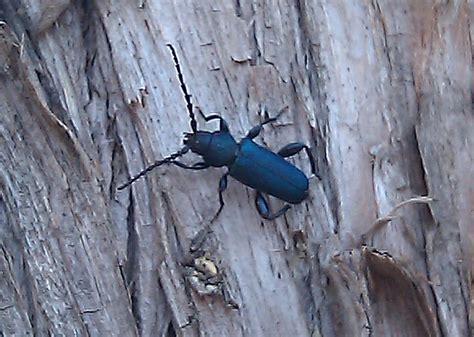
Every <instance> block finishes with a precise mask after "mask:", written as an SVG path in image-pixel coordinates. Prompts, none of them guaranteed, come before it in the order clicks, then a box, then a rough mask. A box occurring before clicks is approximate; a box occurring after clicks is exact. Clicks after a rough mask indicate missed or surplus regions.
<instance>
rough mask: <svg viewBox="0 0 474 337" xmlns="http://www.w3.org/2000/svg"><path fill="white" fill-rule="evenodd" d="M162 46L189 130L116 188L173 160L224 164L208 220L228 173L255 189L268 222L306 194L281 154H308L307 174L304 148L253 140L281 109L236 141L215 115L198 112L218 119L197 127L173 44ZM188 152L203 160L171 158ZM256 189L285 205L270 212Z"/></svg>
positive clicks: (299, 175)
mask: <svg viewBox="0 0 474 337" xmlns="http://www.w3.org/2000/svg"><path fill="white" fill-rule="evenodd" d="M168 47H169V48H170V50H171V53H172V56H173V60H174V63H175V67H176V71H177V73H178V79H179V82H180V85H181V89H182V91H183V94H184V97H185V100H186V106H187V110H188V113H189V117H190V126H191V129H192V131H193V132H192V133H185V137H184V141H183V143H184V147H183V148H182V149H181V150H179V151H178V152H175V153H173V154H171V155H170V156H168V157H166V158H164V159H162V160H159V161H157V162H155V163H153V164H152V165H150V166H149V167H147V168H146V169H144V170H143V171H141V172H140V173H138V174H137V175H136V176H134V177H133V178H131V179H130V180H129V181H128V182H126V183H125V184H123V185H122V186H120V187H118V189H119V190H121V189H123V188H125V187H127V186H128V185H130V184H132V183H133V182H134V181H136V180H137V179H139V178H140V177H142V176H144V175H145V174H147V173H148V172H150V171H151V170H153V169H154V168H155V167H158V166H160V165H163V164H173V165H177V166H179V167H181V168H184V169H188V170H203V169H207V168H209V167H223V166H226V167H227V172H226V173H225V174H224V175H223V176H222V177H221V179H220V180H219V188H218V191H219V204H220V205H219V209H218V211H217V213H216V214H215V215H214V217H213V218H212V220H211V221H214V220H215V219H216V218H217V216H218V215H219V214H220V212H221V211H222V209H223V207H224V199H223V192H224V190H225V189H226V188H227V177H228V176H229V175H230V176H231V177H233V178H235V179H236V180H238V181H240V182H241V183H242V184H244V185H247V186H249V187H251V188H253V189H254V190H256V196H255V205H256V208H257V210H258V212H259V214H260V215H261V216H262V217H263V218H265V219H269V220H273V219H275V218H277V217H279V216H281V215H283V214H284V213H285V212H286V211H287V210H288V209H290V208H291V206H290V205H289V204H298V203H300V202H302V201H303V200H305V199H306V198H307V196H308V186H309V183H308V178H307V177H306V175H305V174H304V173H303V172H302V171H301V170H300V169H298V168H297V167H295V166H294V165H292V164H291V163H289V162H287V161H286V160H285V159H284V158H287V157H291V156H293V155H295V154H297V153H298V152H300V151H301V150H303V149H305V151H306V153H307V155H308V157H309V161H310V165H311V172H312V173H313V174H314V173H315V164H314V159H313V156H312V154H311V151H310V149H309V147H308V146H306V145H305V144H303V143H297V142H296V143H290V144H288V145H286V146H284V147H283V148H282V149H281V150H280V151H278V152H277V153H274V152H272V151H270V150H269V149H267V148H265V147H263V146H260V145H258V144H256V143H255V142H254V141H253V139H254V138H255V137H257V136H258V135H259V133H260V131H261V130H262V127H263V126H264V125H265V124H268V123H271V122H273V121H275V120H276V119H277V118H278V117H279V116H280V115H281V113H282V112H283V111H284V110H285V109H283V110H281V111H280V112H279V113H278V115H277V116H276V117H272V118H268V119H266V120H265V121H263V122H262V123H260V124H259V125H257V126H255V127H253V128H252V129H251V130H250V131H249V132H248V133H247V135H246V136H245V137H244V138H243V139H242V140H241V141H240V142H239V143H238V142H236V141H235V139H234V137H232V135H231V134H230V132H229V127H228V125H227V122H226V121H225V120H224V119H223V118H222V117H221V116H219V115H215V114H214V115H210V116H205V115H204V114H202V112H201V115H202V117H203V118H204V120H205V121H206V122H209V121H211V120H216V119H218V120H219V122H220V123H219V130H218V131H214V132H209V131H200V130H198V129H197V122H196V118H195V115H194V109H193V105H192V102H191V95H190V94H189V92H188V90H187V88H186V86H185V84H184V78H183V75H182V72H181V68H180V65H179V62H178V57H177V55H176V52H175V50H174V48H173V46H171V45H168ZM189 150H191V152H193V153H196V154H198V155H200V156H201V157H202V159H203V161H201V162H197V163H195V164H192V165H187V164H185V163H182V162H180V161H178V160H176V159H177V158H179V157H181V156H183V155H184V154H186V153H187V152H189ZM262 193H267V194H270V195H272V196H274V197H276V198H278V199H281V200H283V201H286V202H287V203H289V204H286V205H284V206H283V207H282V208H281V209H280V210H278V211H277V212H275V213H272V212H271V211H270V209H269V206H268V203H267V201H266V200H265V198H264V196H263V194H262Z"/></svg>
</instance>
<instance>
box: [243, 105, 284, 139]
mask: <svg viewBox="0 0 474 337" xmlns="http://www.w3.org/2000/svg"><path fill="white" fill-rule="evenodd" d="M286 108H288V106H286V107H284V108H283V109H281V110H280V111H279V112H278V114H277V115H276V116H275V117H270V118H267V119H265V120H264V121H263V122H261V123H260V124H258V125H257V126H254V127H253V128H251V129H250V131H249V132H248V133H247V135H246V136H245V137H246V138H249V139H254V138H255V137H257V136H258V135H259V133H260V131H262V127H263V126H264V125H265V124H268V123H271V122H274V121H276V120H277V119H278V118H279V117H280V116H281V114H282V113H283V111H285V110H286Z"/></svg>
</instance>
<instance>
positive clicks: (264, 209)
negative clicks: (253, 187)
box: [255, 191, 291, 220]
mask: <svg viewBox="0 0 474 337" xmlns="http://www.w3.org/2000/svg"><path fill="white" fill-rule="evenodd" d="M255 206H256V207H257V211H258V213H259V214H260V215H261V216H262V218H264V219H267V220H273V219H276V218H278V217H279V216H281V215H283V214H285V213H286V211H288V210H289V209H290V208H291V206H290V205H288V204H286V205H285V206H283V207H282V208H281V209H280V210H278V211H277V212H275V213H273V214H271V213H270V207H269V206H268V202H267V201H266V200H265V198H264V196H263V194H262V193H261V192H260V191H257V193H256V195H255Z"/></svg>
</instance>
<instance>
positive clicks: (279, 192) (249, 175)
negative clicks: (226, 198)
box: [229, 138, 308, 204]
mask: <svg viewBox="0 0 474 337" xmlns="http://www.w3.org/2000/svg"><path fill="white" fill-rule="evenodd" d="M229 173H230V175H231V176H232V177H234V178H235V179H237V180H238V181H240V182H241V183H243V184H245V185H247V186H249V187H252V188H254V189H256V190H258V191H261V192H264V193H268V194H270V195H272V196H274V197H277V198H278V199H281V200H284V201H286V202H289V203H292V204H297V203H300V202H301V201H303V200H304V199H306V197H307V195H308V178H306V176H305V174H304V173H303V172H301V170H299V169H298V168H297V167H295V166H294V165H292V164H290V163H289V162H287V161H286V160H285V159H284V158H283V157H281V156H279V155H278V154H275V153H273V152H271V151H270V150H268V149H266V148H264V147H262V146H260V145H258V144H255V143H254V142H253V141H252V140H250V139H245V138H244V139H243V140H242V141H241V143H240V149H239V152H238V154H237V158H236V159H235V161H234V163H233V164H232V165H230V166H229Z"/></svg>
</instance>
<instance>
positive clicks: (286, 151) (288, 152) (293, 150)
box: [278, 142, 321, 180]
mask: <svg viewBox="0 0 474 337" xmlns="http://www.w3.org/2000/svg"><path fill="white" fill-rule="evenodd" d="M303 149H304V150H305V151H306V154H307V155H308V158H309V164H310V165H311V173H312V174H314V175H315V176H316V177H317V178H318V179H319V180H321V178H319V176H318V174H317V173H316V165H315V163H314V157H313V154H312V153H311V149H310V148H309V146H308V145H305V144H303V143H299V142H296V143H290V144H288V145H285V146H283V147H282V148H281V149H280V151H278V154H279V155H280V156H282V157H283V158H288V157H291V156H294V155H295V154H297V153H299V152H301V150H303Z"/></svg>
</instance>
